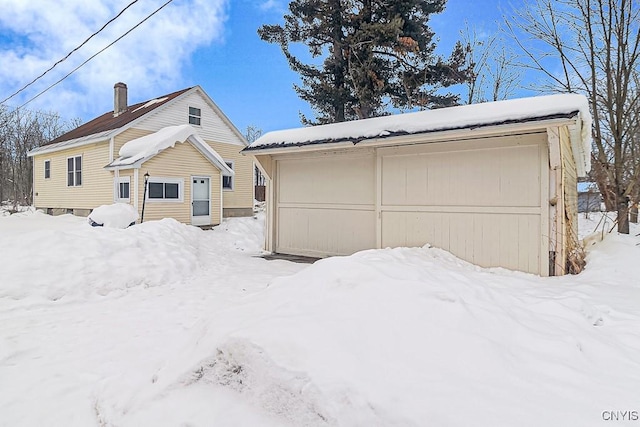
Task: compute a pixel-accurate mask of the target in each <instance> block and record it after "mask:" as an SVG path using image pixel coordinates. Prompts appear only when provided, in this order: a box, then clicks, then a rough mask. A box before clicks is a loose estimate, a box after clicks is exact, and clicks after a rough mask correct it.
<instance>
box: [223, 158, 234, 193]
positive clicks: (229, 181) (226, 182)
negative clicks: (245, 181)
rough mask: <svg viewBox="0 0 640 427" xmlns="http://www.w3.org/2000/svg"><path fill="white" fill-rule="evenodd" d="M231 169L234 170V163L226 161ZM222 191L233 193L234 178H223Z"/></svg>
mask: <svg viewBox="0 0 640 427" xmlns="http://www.w3.org/2000/svg"><path fill="white" fill-rule="evenodd" d="M224 162H225V163H226V164H227V166H229V169H231V170H233V161H232V160H225V161H224ZM222 189H223V190H227V191H233V177H232V176H223V177H222Z"/></svg>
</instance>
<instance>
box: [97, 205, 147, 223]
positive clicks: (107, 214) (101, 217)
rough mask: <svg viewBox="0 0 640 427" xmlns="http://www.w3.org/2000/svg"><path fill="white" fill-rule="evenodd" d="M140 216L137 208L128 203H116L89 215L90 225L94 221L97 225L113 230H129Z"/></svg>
mask: <svg viewBox="0 0 640 427" xmlns="http://www.w3.org/2000/svg"><path fill="white" fill-rule="evenodd" d="M139 217H140V216H139V215H138V211H137V210H136V208H134V207H133V206H131V205H130V204H128V203H114V204H112V205H102V206H99V207H97V208H95V209H94V210H93V212H91V214H90V215H89V220H90V221H89V223H91V221H93V222H94V223H95V224H97V225H102V226H105V227H113V228H127V227H129V225H131V224H135V222H136V221H137V220H138V218H139Z"/></svg>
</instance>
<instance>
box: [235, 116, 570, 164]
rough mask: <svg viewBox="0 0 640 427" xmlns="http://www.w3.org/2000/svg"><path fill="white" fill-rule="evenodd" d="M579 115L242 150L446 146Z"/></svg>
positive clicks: (271, 151) (260, 152) (536, 127)
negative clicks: (443, 143) (431, 143)
mask: <svg viewBox="0 0 640 427" xmlns="http://www.w3.org/2000/svg"><path fill="white" fill-rule="evenodd" d="M577 118H578V112H577V111H575V112H572V113H567V114H560V115H553V116H546V117H544V118H536V119H535V120H527V121H512V122H509V123H490V124H477V125H470V126H465V127H460V128H450V129H437V130H431V131H423V132H415V133H395V134H389V135H384V136H376V137H371V138H357V139H355V138H354V139H342V140H323V141H308V142H303V143H296V144H288V145H272V146H258V147H247V148H245V149H244V150H242V153H243V154H247V155H256V156H258V155H267V154H280V153H291V152H294V151H295V152H299V151H320V150H333V149H340V148H349V147H353V146H362V147H364V146H366V147H377V146H385V145H400V144H416V143H426V142H443V141H447V140H451V139H454V138H455V139H470V138H476V137H481V136H486V135H491V134H493V135H499V134H507V133H514V132H527V131H534V130H545V129H546V128H547V127H549V126H553V125H556V126H558V125H563V124H565V125H570V124H574V123H576V120H577Z"/></svg>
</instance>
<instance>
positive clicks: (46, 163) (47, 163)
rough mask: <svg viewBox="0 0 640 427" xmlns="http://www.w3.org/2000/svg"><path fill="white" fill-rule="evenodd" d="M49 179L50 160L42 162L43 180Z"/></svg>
mask: <svg viewBox="0 0 640 427" xmlns="http://www.w3.org/2000/svg"><path fill="white" fill-rule="evenodd" d="M49 178H51V160H45V161H44V179H49Z"/></svg>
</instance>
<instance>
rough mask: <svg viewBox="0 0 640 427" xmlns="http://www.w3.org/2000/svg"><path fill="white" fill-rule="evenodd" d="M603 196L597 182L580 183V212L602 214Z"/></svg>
mask: <svg viewBox="0 0 640 427" xmlns="http://www.w3.org/2000/svg"><path fill="white" fill-rule="evenodd" d="M602 203H603V201H602V195H601V194H600V190H599V189H598V185H597V184H596V183H595V182H579V183H578V212H582V213H584V212H600V211H601V210H602Z"/></svg>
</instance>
